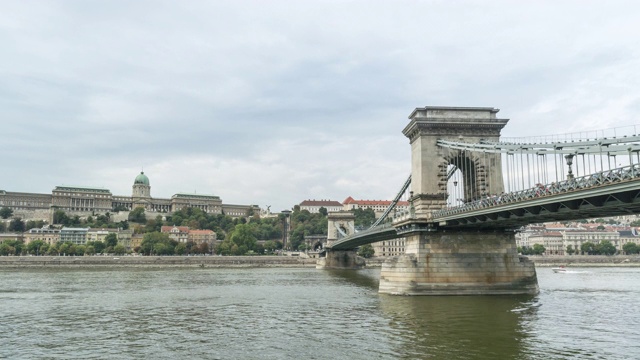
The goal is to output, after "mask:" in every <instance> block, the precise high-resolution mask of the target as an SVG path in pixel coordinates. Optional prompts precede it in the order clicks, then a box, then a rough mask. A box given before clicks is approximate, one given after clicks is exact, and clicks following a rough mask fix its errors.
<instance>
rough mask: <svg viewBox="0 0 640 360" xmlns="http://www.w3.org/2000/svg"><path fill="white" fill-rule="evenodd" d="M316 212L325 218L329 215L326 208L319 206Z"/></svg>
mask: <svg viewBox="0 0 640 360" xmlns="http://www.w3.org/2000/svg"><path fill="white" fill-rule="evenodd" d="M318 212H319V213H320V214H321V215H322V216H327V215H328V214H329V211H327V208H326V207H324V206H321V207H320V209H318Z"/></svg>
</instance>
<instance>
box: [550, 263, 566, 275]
mask: <svg viewBox="0 0 640 360" xmlns="http://www.w3.org/2000/svg"><path fill="white" fill-rule="evenodd" d="M551 270H553V272H554V273H566V272H567V268H566V267H564V265H561V266H559V267H554V268H551Z"/></svg>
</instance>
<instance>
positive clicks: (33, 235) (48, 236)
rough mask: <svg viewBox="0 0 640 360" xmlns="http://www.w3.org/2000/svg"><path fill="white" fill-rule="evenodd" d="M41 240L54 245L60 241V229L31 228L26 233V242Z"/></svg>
mask: <svg viewBox="0 0 640 360" xmlns="http://www.w3.org/2000/svg"><path fill="white" fill-rule="evenodd" d="M36 240H40V241H42V242H45V243H47V244H49V245H53V244H55V243H57V242H58V241H60V229H49V227H44V228H39V229H30V230H29V231H27V232H26V233H24V243H25V244H29V243H30V242H33V241H36Z"/></svg>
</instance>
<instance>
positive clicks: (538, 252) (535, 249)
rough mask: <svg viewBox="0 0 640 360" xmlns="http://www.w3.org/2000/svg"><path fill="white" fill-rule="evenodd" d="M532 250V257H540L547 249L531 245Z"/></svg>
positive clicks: (538, 245)
mask: <svg viewBox="0 0 640 360" xmlns="http://www.w3.org/2000/svg"><path fill="white" fill-rule="evenodd" d="M532 250H533V255H542V254H544V252H545V250H547V249H545V247H544V246H543V245H541V244H533V248H532Z"/></svg>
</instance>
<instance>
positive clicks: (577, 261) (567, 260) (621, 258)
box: [527, 255, 640, 267]
mask: <svg viewBox="0 0 640 360" xmlns="http://www.w3.org/2000/svg"><path fill="white" fill-rule="evenodd" d="M527 257H528V258H529V259H530V260H531V261H533V262H534V264H536V266H539V267H544V266H560V265H564V266H574V267H598V266H601V267H605V266H626V267H640V256H638V255H612V256H605V255H566V256H561V255H548V256H544V255H542V256H527Z"/></svg>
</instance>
